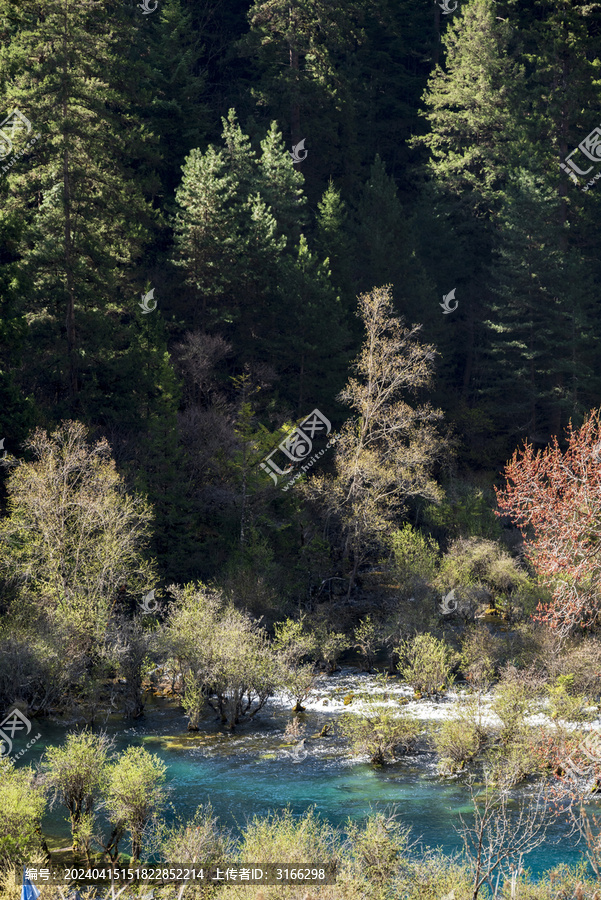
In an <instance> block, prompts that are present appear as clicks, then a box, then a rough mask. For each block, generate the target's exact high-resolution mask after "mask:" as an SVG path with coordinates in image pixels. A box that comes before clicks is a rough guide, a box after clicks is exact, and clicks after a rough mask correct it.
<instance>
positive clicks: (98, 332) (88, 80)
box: [0, 0, 153, 415]
mask: <svg viewBox="0 0 601 900" xmlns="http://www.w3.org/2000/svg"><path fill="white" fill-rule="evenodd" d="M110 13H111V14H110V15H109V10H108V9H105V8H102V7H100V6H99V5H97V4H95V5H90V4H89V3H87V2H84V0H74V2H72V3H69V4H66V3H65V2H64V0H41V2H37V0H35V2H34V0H24V2H23V3H21V4H19V6H18V7H15V6H14V4H12V3H10V2H8V0H2V2H0V19H1V20H2V21H3V22H4V23H5V26H4V27H5V29H6V31H7V32H8V34H7V37H8V42H7V44H6V46H5V48H4V50H3V53H2V56H1V58H0V72H1V80H2V84H3V95H2V102H3V106H4V108H6V109H8V110H10V109H12V108H17V109H18V110H20V112H21V113H23V114H24V115H25V116H26V117H27V118H28V119H29V120H30V121H31V122H32V125H33V130H34V131H39V132H41V137H40V140H39V142H38V143H37V145H36V149H35V152H32V153H31V154H30V155H29V156H28V157H27V159H21V160H19V161H18V162H17V164H15V165H14V166H13V167H12V168H11V169H10V170H9V172H8V174H7V175H6V180H5V181H4V185H3V193H4V198H5V199H4V206H5V209H6V212H7V214H8V215H11V216H17V215H18V216H19V217H20V218H21V219H22V221H23V228H22V232H21V239H20V240H19V241H18V243H17V245H16V251H17V252H18V254H19V257H20V269H21V271H22V272H23V273H24V275H25V277H26V278H27V279H28V281H29V285H30V290H29V292H28V300H27V308H28V311H29V316H28V319H29V322H30V329H31V332H30V333H31V337H32V338H33V340H34V341H35V347H36V352H35V354H34V358H33V359H32V376H31V380H32V381H35V383H36V389H37V391H38V394H39V395H40V396H41V397H43V399H44V401H45V402H46V403H47V404H50V405H55V406H56V409H57V411H59V413H62V414H64V413H66V412H69V411H74V410H77V411H78V413H82V414H83V415H85V414H86V413H88V412H89V409H88V402H87V398H86V387H87V384H88V383H89V379H90V378H91V373H92V372H93V371H94V369H95V367H96V364H97V363H98V361H99V360H101V359H102V360H104V361H105V363H106V362H108V360H110V359H111V358H112V357H114V354H115V350H114V346H113V344H114V338H113V335H114V334H115V330H116V329H117V331H118V330H119V320H118V315H119V314H120V313H121V312H122V311H124V307H125V308H127V307H129V308H131V304H132V303H133V297H132V293H133V292H132V290H131V287H130V284H131V273H130V271H129V267H130V265H131V264H132V262H133V261H134V260H135V259H136V258H137V256H138V255H139V254H140V252H141V250H142V247H143V245H144V242H145V240H146V235H147V233H148V229H149V228H150V227H151V226H152V223H153V214H152V211H151V208H150V204H149V202H148V200H147V199H146V198H145V196H144V187H145V173H144V164H143V163H140V160H141V158H143V156H144V143H145V142H147V141H149V140H150V138H151V135H150V134H149V133H148V132H147V131H146V130H145V129H143V128H142V127H141V125H140V124H139V122H138V121H137V120H136V118H135V116H134V115H133V114H132V112H131V105H132V104H131V100H130V99H129V98H128V93H129V91H130V90H132V87H133V84H134V82H135V80H136V79H139V80H142V79H141V70H140V67H139V66H137V65H136V64H135V63H133V62H132V61H131V60H130V59H129V58H128V54H127V52H126V48H127V47H128V44H131V38H132V25H131V24H129V23H128V21H127V17H126V16H125V14H124V12H123V11H120V10H111V11H110ZM124 58H125V59H126V61H127V62H126V65H125V66H124V64H123V60H124ZM40 86H43V88H42V89H41V87H40ZM134 159H136V160H137V162H138V164H137V166H136V170H135V177H134Z"/></svg>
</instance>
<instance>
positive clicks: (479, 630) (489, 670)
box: [461, 625, 502, 691]
mask: <svg viewBox="0 0 601 900" xmlns="http://www.w3.org/2000/svg"><path fill="white" fill-rule="evenodd" d="M501 654H502V644H501V641H500V640H499V638H498V637H495V636H494V635H492V634H491V633H490V631H489V630H488V628H487V627H486V626H485V625H476V626H473V627H472V628H471V629H470V630H469V631H468V632H467V634H466V635H465V638H464V640H463V646H462V648H461V671H462V672H463V674H464V677H465V679H466V681H468V682H469V683H470V685H471V686H472V687H474V688H475V689H476V690H478V691H486V690H488V688H489V686H490V684H491V682H492V680H493V678H494V677H495V673H496V669H497V666H498V665H499V662H500V660H501Z"/></svg>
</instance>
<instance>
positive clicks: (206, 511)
mask: <svg viewBox="0 0 601 900" xmlns="http://www.w3.org/2000/svg"><path fill="white" fill-rule="evenodd" d="M153 2H154V0H153ZM151 6H152V4H151ZM600 25H601V8H600V7H599V5H598V4H584V3H575V2H565V3H556V2H554V3H550V2H549V3H546V2H512V0H509V2H506V3H495V2H491V0H478V2H470V3H467V2H460V3H459V4H458V8H457V9H456V11H455V12H453V13H452V14H444V12H443V11H442V10H441V5H439V4H436V3H432V2H427V0H403V2H393V0H369V2H365V0H343V2H340V3H336V4H331V3H326V2H321V0H312V2H309V0H297V2H294V3H290V2H288V0H286V2H284V0H282V2H280V0H255V2H248V0H246V2H240V0H210V2H202V0H195V2H192V0H190V2H185V0H158V8H156V9H155V11H154V12H153V13H151V14H144V11H143V7H142V4H139V5H136V4H135V3H133V2H122V0H115V2H110V0H103V2H94V3H87V2H85V3H84V2H76V0H73V2H66V0H19V2H18V3H17V2H12V0H2V2H1V3H0V30H1V42H2V49H1V55H0V71H1V79H0V84H1V94H2V108H3V110H4V113H3V116H5V117H7V116H9V114H10V113H11V111H12V110H14V109H17V110H19V111H20V112H21V113H22V114H23V115H24V116H25V117H26V118H27V120H29V122H30V123H31V128H30V131H31V134H39V135H40V136H39V139H38V140H37V141H36V143H35V144H34V145H33V146H32V147H28V148H27V149H26V152H25V153H24V154H23V155H22V156H20V157H19V158H18V159H17V160H16V161H14V164H11V165H10V166H7V163H8V162H10V161H12V157H10V159H9V157H7V158H6V160H5V164H4V166H3V172H2V175H1V178H0V191H1V194H2V203H1V212H0V232H1V257H0V298H1V299H0V303H1V307H0V312H1V316H2V332H1V338H2V345H1V351H0V352H1V357H0V410H1V412H0V436H2V437H3V439H4V449H5V450H6V451H7V452H8V454H10V455H13V456H17V457H21V456H23V455H25V456H27V453H28V451H27V449H26V440H27V437H28V436H30V435H31V433H32V431H33V430H34V429H35V428H36V427H41V428H43V429H46V430H50V431H52V430H54V429H55V428H56V426H57V425H58V424H59V423H60V422H61V421H64V420H75V421H78V422H80V423H83V424H84V425H85V426H87V428H88V433H89V437H90V440H92V441H95V440H97V439H100V438H106V439H107V440H108V442H109V445H110V447H111V452H112V454H113V456H114V458H115V460H116V463H117V468H118V470H119V472H120V473H121V474H122V475H123V476H124V477H125V479H126V481H127V483H128V485H129V486H130V487H131V488H132V489H135V490H138V491H141V492H143V493H145V494H146V495H147V496H148V499H149V501H150V503H151V505H152V507H153V510H154V524H153V528H152V539H151V551H152V555H153V556H155V558H156V559H157V562H158V573H159V576H160V577H161V580H163V581H164V580H169V579H172V580H173V579H175V580H178V581H180V582H181V581H185V580H188V579H191V578H198V577H201V578H203V579H205V578H213V577H215V576H220V577H221V576H223V573H224V571H225V570H227V571H228V572H229V577H231V578H234V579H236V578H240V577H242V576H241V572H242V571H243V570H244V568H245V567H253V566H255V565H259V564H260V565H261V566H262V567H263V568H264V572H265V578H266V584H267V585H269V580H270V575H273V579H275V581H274V582H273V584H272V585H271V587H272V588H273V587H274V585H275V582H277V583H278V591H279V590H283V591H284V593H285V594H286V595H293V594H294V593H295V592H296V593H298V591H299V590H300V587H299V585H298V584H297V583H294V582H295V579H294V578H293V577H292V573H293V572H294V571H295V570H296V569H297V568H299V567H300V568H301V569H302V571H303V575H302V576H300V575H299V577H301V578H304V577H305V575H306V573H307V570H308V569H310V570H311V579H312V580H313V581H315V582H316V583H317V584H319V583H321V582H322V581H323V579H324V578H326V577H330V576H331V575H333V574H336V575H342V576H344V575H345V573H342V572H340V571H338V569H339V566H338V565H337V557H338V556H340V554H342V555H344V553H343V550H344V548H343V547H341V540H340V529H336V528H333V529H330V535H329V538H328V542H327V543H328V546H327V547H321V545H320V551H323V552H322V553H321V557H323V554H324V553H325V555H326V556H327V557H328V560H327V562H326V561H325V560H324V559H323V558H320V559H318V558H317V556H319V555H320V554H317V551H316V546H315V541H317V534H318V533H319V526H318V525H316V524H315V521H314V511H312V510H313V507H311V506H307V505H306V503H305V502H301V501H300V500H299V498H298V495H297V496H295V491H296V488H295V489H293V490H292V491H291V492H289V493H288V494H287V495H286V496H284V495H282V494H281V493H280V492H279V491H278V490H277V488H276V487H275V486H274V484H273V482H272V481H270V480H269V478H268V477H267V476H266V475H265V473H264V472H263V471H261V469H260V468H259V463H260V461H261V459H262V457H263V456H264V455H265V454H266V452H267V451H268V450H269V449H271V448H272V447H273V446H276V445H277V442H278V438H279V437H280V436H281V435H282V434H283V432H282V431H281V429H282V427H283V426H284V425H285V424H286V423H288V425H289V426H290V425H291V424H292V423H295V422H299V421H300V420H301V419H302V418H304V417H306V416H307V415H309V413H310V412H311V410H313V409H314V408H318V409H319V410H320V411H321V412H322V413H323V415H324V416H326V417H327V418H328V419H329V420H330V421H331V423H332V425H333V428H334V430H335V431H336V430H338V429H339V428H340V427H341V426H342V425H343V423H344V422H345V421H347V420H348V417H349V414H350V410H349V406H348V403H345V402H344V401H342V400H341V398H340V396H339V395H340V392H341V391H342V390H343V388H344V386H345V384H346V382H347V379H348V377H349V374H350V372H351V365H352V362H353V360H354V359H356V357H357V355H358V353H359V350H360V347H361V342H362V339H363V334H364V330H363V328H362V324H361V321H360V320H358V318H357V315H356V312H357V295H358V294H359V293H362V292H366V291H371V290H372V288H380V287H383V286H385V285H390V293H391V297H392V306H393V312H394V314H395V315H397V316H399V317H402V318H403V319H404V321H405V323H406V325H407V326H412V325H413V324H420V325H421V326H422V329H421V331H420V333H419V341H420V342H421V343H423V344H426V345H432V348H433V349H432V359H433V362H432V373H431V380H430V383H429V386H428V387H427V389H426V387H425V386H424V385H422V386H421V387H420V389H419V397H418V401H417V402H421V401H422V400H426V399H427V400H428V401H429V402H430V403H431V404H432V406H433V407H434V408H436V409H440V410H441V411H442V413H443V417H444V418H443V422H444V424H443V425H442V426H441V427H442V431H441V433H443V432H444V434H445V436H446V437H445V440H446V441H447V445H446V447H444V448H442V449H441V450H440V452H439V453H438V454H437V459H436V460H435V461H434V460H430V462H432V463H433V464H434V468H433V469H432V475H433V476H434V477H436V479H437V481H438V482H439V484H440V485H442V486H443V488H444V489H446V490H447V492H450V493H449V497H450V498H451V499H452V500H453V502H463V503H467V502H468V501H469V502H471V501H473V499H474V490H475V487H474V486H475V485H480V487H482V488H484V490H485V491H486V489H487V487H489V486H490V484H491V482H492V480H494V478H495V477H497V475H498V472H499V470H500V469H501V468H502V466H503V464H504V463H505V461H506V460H507V459H508V457H509V456H510V455H511V453H512V452H513V450H514V448H515V447H516V446H518V445H519V444H520V443H521V441H522V440H523V439H525V438H527V439H529V440H530V441H532V442H534V444H535V446H543V445H545V444H546V443H547V442H548V441H549V440H550V438H551V437H552V436H553V435H557V436H559V437H560V439H561V438H562V437H563V433H564V428H565V426H566V425H567V423H568V421H569V420H570V419H572V420H573V421H574V423H575V424H580V423H581V422H582V420H583V417H584V415H585V414H586V412H587V411H588V410H589V409H591V408H592V407H595V406H597V405H598V404H599V402H600V398H601V381H600V375H601V348H600V345H599V329H600V328H601V324H600V317H599V315H598V301H597V297H596V283H597V281H598V279H599V269H600V266H601V261H600V254H599V235H598V229H597V228H596V219H597V218H598V204H599V198H598V196H597V192H596V190H595V189H591V190H590V191H589V192H588V193H587V196H586V197H585V196H584V192H583V191H582V186H583V185H584V183H585V182H584V179H583V178H580V179H579V180H580V182H581V183H582V184H581V186H580V187H579V186H576V185H575V184H573V183H572V182H571V181H570V179H569V178H568V177H567V175H566V174H565V172H563V171H562V170H561V169H560V162H561V161H563V159H564V158H565V156H566V155H567V154H568V153H569V152H570V151H571V150H572V149H573V148H576V147H577V145H578V144H579V143H580V141H582V140H583V139H584V138H585V137H586V136H587V135H588V134H589V133H590V132H591V130H592V129H593V128H594V127H595V126H596V125H597V124H598V119H599V75H598V60H599V40H600V37H599V29H600ZM28 137H29V134H27V133H26V131H25V128H24V126H21V127H20V128H13V144H14V145H15V150H14V151H13V152H14V153H15V154H17V153H18V151H19V150H21V149H22V148H23V147H25V145H26V143H27V139H28ZM301 140H302V141H303V147H304V150H305V151H306V153H304V152H303V150H302V148H301V149H300V150H299V156H300V157H301V158H302V157H304V158H302V161H301V162H296V163H294V162H293V161H292V156H291V149H292V147H293V146H296V145H297V144H298V143H299V142H300V141H301ZM580 158H581V160H582V159H585V158H584V157H582V156H581V157H580ZM585 161H586V160H585ZM580 166H582V162H581V163H580ZM4 169H6V171H4ZM150 291H153V294H152V300H151V301H150V309H151V310H152V311H150V312H146V310H145V309H144V308H143V307H142V306H141V300H142V297H143V296H144V295H145V294H147V293H148V292H150ZM451 291H454V292H455V293H454V302H456V303H457V306H456V308H455V310H454V312H452V314H446V315H445V314H444V312H443V310H441V301H442V299H443V296H446V295H447V294H449V293H450V292H451ZM154 303H156V308H154ZM451 308H453V303H451ZM270 438H271V441H270ZM332 465H333V453H332V452H330V453H329V454H328V455H326V456H325V457H324V460H323V462H322V463H320V467H321V471H327V470H328V466H329V467H330V469H331V467H332ZM7 471H8V470H7V469H6V467H5V469H4V471H3V474H4V477H6V475H7ZM5 496H6V494H5ZM423 502H424V501H423V498H421V497H420V496H419V494H415V496H413V497H412V498H411V502H410V503H409V505H408V507H407V508H406V509H405V510H404V518H405V519H406V520H408V521H412V522H415V521H416V520H417V517H418V514H419V510H420V509H421V508H422V507H423ZM309 520H311V522H312V524H311V522H310V521H309ZM308 535H309V537H308ZM312 536H314V537H312ZM438 537H439V538H440V537H443V538H444V535H443V534H442V533H440V534H438ZM311 540H313V544H314V546H311ZM307 554H310V555H311V561H310V562H308V560H307ZM282 563H284V565H282ZM332 566H334V568H332ZM334 569H335V571H334ZM296 580H297V581H298V579H296ZM266 589H268V588H266ZM305 589H306V586H304V587H303V588H302V590H305Z"/></svg>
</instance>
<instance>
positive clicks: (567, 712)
mask: <svg viewBox="0 0 601 900" xmlns="http://www.w3.org/2000/svg"><path fill="white" fill-rule="evenodd" d="M573 686H574V676H573V675H558V676H557V678H556V679H555V684H550V685H548V686H547V691H548V693H549V698H550V701H551V704H550V706H551V718H552V719H563V720H564V721H566V722H584V721H585V720H587V719H590V718H591V714H590V712H588V711H587V709H586V707H587V706H588V705H589V702H588V700H587V698H586V697H585V695H584V694H577V693H574V690H573Z"/></svg>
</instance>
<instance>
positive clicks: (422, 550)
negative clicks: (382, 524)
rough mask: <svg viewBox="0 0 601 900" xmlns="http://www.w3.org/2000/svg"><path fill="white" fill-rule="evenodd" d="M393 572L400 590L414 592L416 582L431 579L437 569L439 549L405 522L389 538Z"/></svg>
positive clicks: (430, 539)
mask: <svg viewBox="0 0 601 900" xmlns="http://www.w3.org/2000/svg"><path fill="white" fill-rule="evenodd" d="M390 541H391V544H392V557H393V561H394V562H393V565H394V571H395V574H396V576H397V578H398V580H399V582H400V585H401V591H402V592H404V593H406V595H407V596H410V594H412V593H414V591H415V587H416V582H419V581H420V580H421V581H426V582H429V581H431V580H432V579H433V578H434V577H435V575H436V572H437V570H438V566H439V561H440V549H439V546H438V544H437V543H436V541H435V540H433V539H432V538H431V537H427V536H426V535H424V534H422V533H421V532H420V531H416V530H414V529H413V528H412V527H411V525H409V524H406V525H405V526H404V527H403V528H402V529H401V530H400V531H394V532H393V533H392V535H391V538H390Z"/></svg>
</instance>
